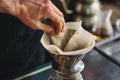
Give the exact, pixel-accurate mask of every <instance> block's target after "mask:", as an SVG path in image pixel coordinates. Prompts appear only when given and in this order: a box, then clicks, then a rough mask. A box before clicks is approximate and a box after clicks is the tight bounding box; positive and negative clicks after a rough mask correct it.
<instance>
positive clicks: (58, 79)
mask: <svg viewBox="0 0 120 80" xmlns="http://www.w3.org/2000/svg"><path fill="white" fill-rule="evenodd" d="M48 80H83V78H82V76H81V74H80V73H79V75H78V76H77V77H75V78H65V77H61V76H60V75H58V74H56V75H54V76H51V77H50V78H49V79H48Z"/></svg>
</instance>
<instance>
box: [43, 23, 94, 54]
mask: <svg viewBox="0 0 120 80" xmlns="http://www.w3.org/2000/svg"><path fill="white" fill-rule="evenodd" d="M41 43H42V45H43V46H44V48H45V49H46V50H48V51H49V52H50V53H51V54H59V55H80V54H85V53H87V52H88V51H90V50H91V49H92V48H93V47H94V45H95V39H94V37H93V35H92V34H91V33H89V32H88V31H86V30H84V29H83V28H82V26H81V22H68V23H66V24H65V28H64V30H63V32H61V33H60V34H58V35H53V36H50V35H48V34H47V33H44V34H43V36H42V38H41Z"/></svg>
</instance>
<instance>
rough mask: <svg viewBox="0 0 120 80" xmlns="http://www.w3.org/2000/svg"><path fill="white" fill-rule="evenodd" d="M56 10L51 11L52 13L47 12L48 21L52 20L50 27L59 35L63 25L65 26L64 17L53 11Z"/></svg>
mask: <svg viewBox="0 0 120 80" xmlns="http://www.w3.org/2000/svg"><path fill="white" fill-rule="evenodd" d="M55 10H56V9H53V11H51V12H49V16H48V18H49V19H50V20H52V26H51V27H53V28H54V30H55V32H56V34H59V33H60V32H61V31H62V30H63V28H64V24H65V21H64V17H63V16H60V15H61V13H60V14H58V13H59V12H58V11H57V13H56V11H55Z"/></svg>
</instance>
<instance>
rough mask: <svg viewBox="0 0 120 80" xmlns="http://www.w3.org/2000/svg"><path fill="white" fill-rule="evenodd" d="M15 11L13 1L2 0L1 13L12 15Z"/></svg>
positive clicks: (0, 3) (0, 1) (0, 4)
mask: <svg viewBox="0 0 120 80" xmlns="http://www.w3.org/2000/svg"><path fill="white" fill-rule="evenodd" d="M14 9H15V6H14V4H13V0H0V12H2V13H9V14H11V13H12V12H13V11H14Z"/></svg>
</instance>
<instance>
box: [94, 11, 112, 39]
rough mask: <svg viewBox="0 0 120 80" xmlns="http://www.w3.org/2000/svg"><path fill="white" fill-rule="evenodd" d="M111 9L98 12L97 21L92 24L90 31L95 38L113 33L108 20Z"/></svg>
mask: <svg viewBox="0 0 120 80" xmlns="http://www.w3.org/2000/svg"><path fill="white" fill-rule="evenodd" d="M111 15H112V10H107V11H102V12H101V13H99V15H98V16H99V21H98V22H97V23H96V24H95V25H94V27H93V29H92V33H93V34H94V35H95V36H96V38H97V40H100V39H105V38H108V37H111V36H112V35H113V28H112V24H111V21H110V17H111Z"/></svg>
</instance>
